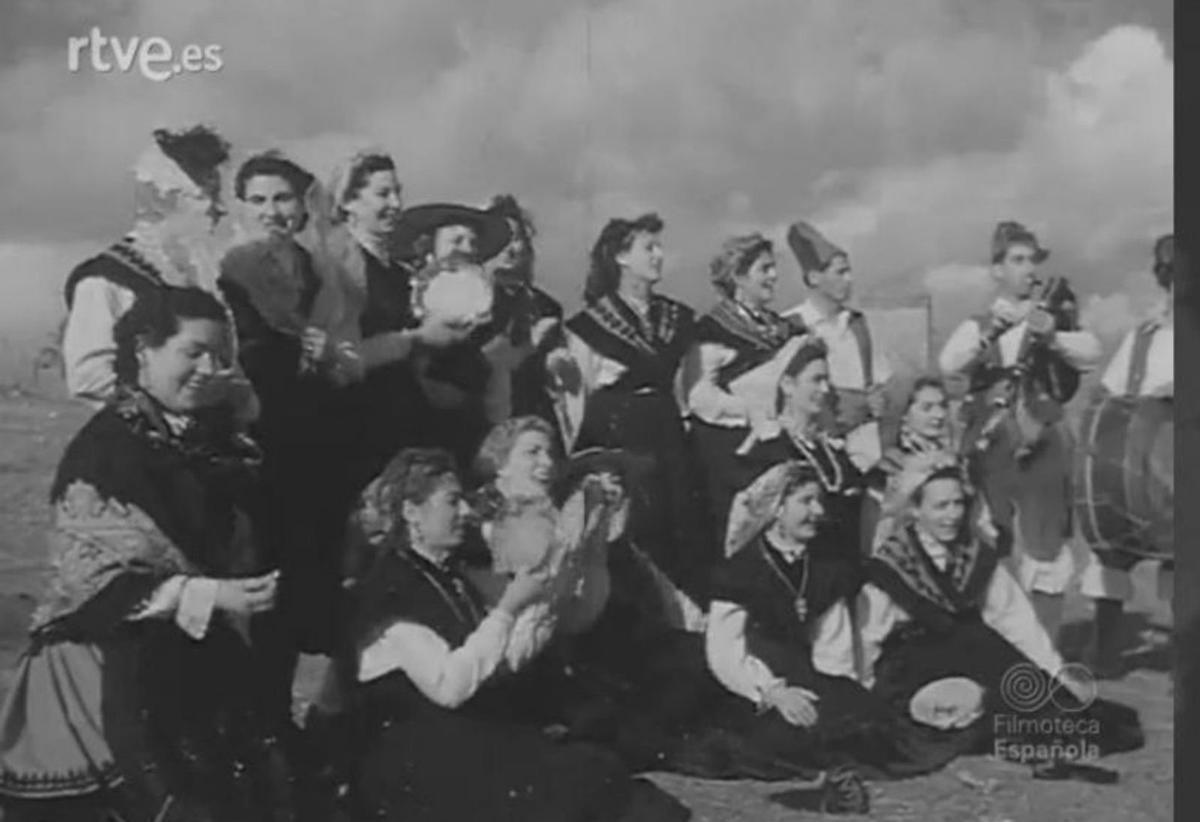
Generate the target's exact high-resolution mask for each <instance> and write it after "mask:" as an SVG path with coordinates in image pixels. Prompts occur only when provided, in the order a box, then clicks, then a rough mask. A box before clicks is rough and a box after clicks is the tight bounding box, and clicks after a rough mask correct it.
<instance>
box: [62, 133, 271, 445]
mask: <svg viewBox="0 0 1200 822" xmlns="http://www.w3.org/2000/svg"><path fill="white" fill-rule="evenodd" d="M228 159H229V144H228V143H227V142H226V141H225V139H224V138H222V137H221V136H220V135H219V134H217V133H216V132H214V131H212V130H211V129H209V128H207V127H205V126H193V127H192V128H190V129H187V130H186V131H179V132H173V131H168V130H167V129H162V128H160V129H155V131H154V142H153V143H152V144H151V145H150V146H149V147H148V148H147V149H146V150H145V151H143V152H142V154H141V156H140V157H138V160H137V163H136V164H135V165H134V168H133V172H134V178H135V181H134V197H133V201H134V224H133V229H132V230H131V231H130V232H129V233H128V234H126V235H125V236H124V237H123V238H122V239H121V240H119V241H118V242H116V243H114V244H113V245H111V246H109V247H108V248H106V249H105V250H104V251H102V252H101V253H100V254H98V255H97V256H95V257H92V258H91V259H88V260H86V261H84V262H83V263H81V264H80V265H79V266H77V267H76V268H75V270H73V271H72V272H71V274H70V276H69V277H67V283H66V286H65V288H64V295H65V297H66V302H67V321H66V325H65V327H64V329H63V341H62V350H63V363H64V367H65V370H66V380H67V390H68V391H70V392H71V394H72V395H73V396H76V397H79V398H80V399H83V400H86V401H88V402H90V403H92V404H93V405H94V406H95V407H97V408H99V407H100V406H101V405H103V404H104V403H105V402H106V401H107V400H108V399H109V398H110V397H111V396H112V393H113V391H114V390H115V388H116V385H117V375H116V372H115V370H114V368H113V361H114V359H115V357H116V343H115V341H114V339H113V327H114V326H115V325H116V322H117V320H118V319H119V318H120V317H121V315H123V314H124V313H125V312H126V311H128V310H129V308H130V307H131V306H132V305H133V301H134V300H135V299H136V298H137V297H139V296H141V295H143V294H146V293H148V292H151V291H155V290H157V289H159V288H162V287H164V286H175V287H184V286H197V287H199V288H203V289H205V290H206V291H213V292H215V291H216V288H217V284H216V283H217V259H218V258H217V253H216V250H215V238H214V236H213V232H214V230H215V229H216V226H217V223H218V221H219V220H220V219H221V216H222V215H223V214H224V213H225V211H224V209H223V208H222V206H221V172H220V169H221V166H222V165H223V164H224V163H225V162H226V161H227V160H228ZM208 390H211V391H213V392H214V393H216V394H217V395H218V398H219V399H220V400H221V404H225V405H227V406H229V407H231V408H232V409H234V410H235V411H236V412H237V416H238V417H239V418H240V419H241V420H242V421H243V422H246V421H249V420H251V419H253V418H254V417H255V416H256V414H257V411H258V409H257V401H256V399H255V397H254V392H253V389H252V388H251V387H250V383H249V382H248V381H247V380H246V379H245V377H244V376H242V375H241V374H239V373H238V372H237V370H236V369H235V368H233V367H231V368H230V369H229V370H228V371H227V372H224V373H221V374H218V375H214V377H213V379H211V380H210V381H209V389H208Z"/></svg>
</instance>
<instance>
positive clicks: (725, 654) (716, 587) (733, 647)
mask: <svg viewBox="0 0 1200 822" xmlns="http://www.w3.org/2000/svg"><path fill="white" fill-rule="evenodd" d="M825 495H826V494H825V491H824V487H823V485H822V483H821V481H820V478H819V476H818V475H817V472H816V471H815V470H814V469H813V467H812V466H811V465H810V464H808V463H804V462H800V461H787V462H784V463H781V464H779V465H776V466H774V467H773V468H770V469H768V470H767V471H766V472H765V473H764V474H763V475H762V476H761V477H760V478H759V479H758V480H756V481H755V482H754V483H753V484H752V485H751V486H750V487H749V488H747V489H746V490H745V491H743V492H741V493H740V494H739V495H738V505H737V506H735V508H734V512H733V514H732V515H731V518H730V522H729V533H728V542H727V544H726V552H727V555H728V558H727V559H726V560H725V561H724V563H722V564H721V565H720V566H719V567H718V568H717V570H716V571H715V574H714V577H715V579H714V583H713V601H712V605H711V607H710V609H709V615H708V627H707V640H706V648H707V655H708V662H709V666H710V667H711V669H712V671H713V673H714V674H715V676H716V677H717V679H718V680H720V682H721V684H722V685H724V686H725V687H726V688H727V689H728V690H729V691H730V692H732V693H733V694H736V695H737V696H738V697H739V699H738V708H739V710H738V712H737V713H736V714H734V715H733V716H731V717H730V721H731V722H732V723H733V724H734V727H737V728H738V729H739V730H741V731H742V732H743V733H745V734H746V735H747V736H749V737H750V738H753V739H755V740H756V741H757V742H758V743H759V744H761V745H764V746H766V747H767V748H769V749H770V750H772V751H773V752H774V753H775V754H776V755H777V756H780V757H786V758H787V759H788V760H789V761H792V762H796V763H801V764H804V765H807V766H809V767H811V768H814V769H817V768H821V769H836V768H839V767H848V768H851V769H854V771H855V772H857V773H861V774H862V775H864V776H867V777H869V778H874V779H887V778H896V777H902V776H912V775H915V774H919V773H926V772H929V771H932V770H936V769H937V768H940V767H942V766H943V765H945V764H946V763H947V762H948V761H949V760H950V759H952V758H953V756H954V755H955V750H954V749H953V747H951V746H949V745H948V744H946V742H945V741H944V740H939V739H937V738H936V735H935V734H933V733H930V732H926V731H925V730H924V729H921V728H919V727H917V726H916V725H914V724H913V723H912V722H910V721H908V720H907V718H906V717H905V716H904V715H903V714H897V713H895V712H894V711H893V710H892V709H891V707H890V706H889V705H888V704H887V703H886V702H884V701H882V700H880V699H878V698H877V697H875V696H873V695H872V694H871V693H869V692H868V691H867V690H866V689H865V688H863V687H862V685H860V684H859V683H858V682H857V681H856V676H857V673H856V664H855V643H854V637H853V625H852V622H851V614H850V607H849V604H850V602H851V601H852V600H853V599H854V597H855V596H857V594H858V591H859V588H860V586H861V584H862V576H861V571H860V568H859V564H858V562H857V561H856V558H855V557H854V556H853V555H847V554H846V552H845V551H843V550H842V548H841V547H840V546H838V545H836V544H831V543H830V542H828V541H827V539H828V537H825V536H822V529H821V527H820V526H821V521H822V519H823V518H824V516H825V507H824V504H823V502H822V500H823V499H824V497H825ZM861 800H862V802H864V803H865V801H866V794H865V793H863V794H861ZM862 810H863V811H865V806H864V807H863V808H862Z"/></svg>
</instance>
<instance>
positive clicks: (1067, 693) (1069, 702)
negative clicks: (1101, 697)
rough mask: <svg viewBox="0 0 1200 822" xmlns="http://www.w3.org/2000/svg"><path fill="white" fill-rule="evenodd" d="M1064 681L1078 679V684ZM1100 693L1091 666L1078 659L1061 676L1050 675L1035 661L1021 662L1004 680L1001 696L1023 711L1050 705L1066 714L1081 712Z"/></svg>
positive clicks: (1008, 671)
mask: <svg viewBox="0 0 1200 822" xmlns="http://www.w3.org/2000/svg"><path fill="white" fill-rule="evenodd" d="M1063 680H1070V681H1072V682H1074V683H1075V684H1076V687H1075V688H1068V687H1067V686H1066V685H1064V684H1063ZM1098 693H1099V687H1098V686H1097V684H1096V677H1095V676H1094V675H1093V674H1092V671H1091V669H1090V668H1088V667H1087V666H1086V665H1080V664H1079V663H1074V662H1073V663H1069V664H1067V665H1064V666H1063V667H1062V670H1060V671H1059V673H1058V676H1057V677H1051V676H1049V675H1047V674H1046V672H1045V671H1043V670H1042V669H1041V668H1039V667H1038V666H1036V665H1034V664H1033V663H1031V662H1019V663H1017V664H1016V665H1014V666H1012V667H1011V668H1009V669H1008V670H1007V671H1006V672H1005V673H1004V678H1003V679H1001V680H1000V696H1001V697H1003V699H1004V701H1005V703H1006V704H1007V705H1008V707H1009V708H1011V709H1012V710H1014V711H1017V712H1019V713H1033V712H1035V711H1040V710H1041V709H1042V708H1044V707H1046V705H1048V704H1053V705H1054V707H1056V708H1058V709H1059V710H1060V711H1063V712H1064V713H1079V712H1081V711H1084V710H1086V709H1087V708H1088V707H1089V706H1090V705H1091V704H1092V703H1093V702H1095V701H1096V697H1097V696H1098Z"/></svg>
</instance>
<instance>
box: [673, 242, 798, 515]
mask: <svg viewBox="0 0 1200 822" xmlns="http://www.w3.org/2000/svg"><path fill="white" fill-rule="evenodd" d="M711 270H712V281H713V285H714V286H715V287H716V289H717V292H718V293H719V294H720V301H719V302H718V303H717V305H716V306H715V307H714V308H713V309H712V311H710V312H709V313H708V314H706V315H704V316H703V317H701V318H700V321H699V322H698V323H697V324H696V344H695V345H694V346H693V348H692V352H691V356H690V360H691V365H692V366H693V367H694V368H695V369H696V371H697V372H698V373H697V374H696V375H695V377H694V382H693V384H692V385H691V387H690V389H689V391H688V411H689V412H690V415H691V424H692V436H693V437H694V439H695V443H696V448H697V451H698V457H699V462H700V464H701V465H702V466H703V467H704V472H705V475H706V477H707V482H708V501H709V503H710V505H711V506H712V508H713V510H714V515H713V516H714V518H715V519H716V520H717V522H716V523H715V524H716V533H718V534H723V533H724V532H725V520H726V518H727V517H728V515H729V505H730V504H731V503H732V502H733V497H734V495H735V494H736V493H737V492H738V487H737V485H738V483H737V475H738V466H737V460H738V453H739V450H740V449H741V448H742V446H743V445H745V444H747V440H748V439H749V438H750V437H751V433H752V430H753V429H754V428H755V427H756V426H760V425H761V424H762V423H763V422H765V421H766V420H768V419H772V418H774V417H775V386H776V385H777V384H778V382H779V369H778V363H779V358H780V356H786V354H784V355H781V354H780V351H781V349H783V348H784V347H785V346H786V345H787V343H788V341H789V340H792V339H794V338H795V337H796V336H797V335H798V334H800V333H802V332H803V329H804V325H803V323H802V322H801V321H799V320H798V319H788V318H785V317H782V316H781V315H779V314H776V313H775V312H774V311H772V310H771V309H770V308H769V307H768V306H769V304H770V302H771V301H772V300H773V299H774V298H775V281H776V280H777V279H778V276H779V275H778V273H777V272H776V270H775V253H774V248H773V246H772V244H771V241H770V240H768V239H767V238H766V237H764V236H763V235H761V234H747V235H745V236H740V237H733V238H731V239H729V240H727V241H726V242H725V244H724V246H722V248H721V253H720V254H719V255H717V257H716V258H714V259H713V261H712V266H711ZM785 362H786V361H785Z"/></svg>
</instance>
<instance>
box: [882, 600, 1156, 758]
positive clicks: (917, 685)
mask: <svg viewBox="0 0 1200 822" xmlns="http://www.w3.org/2000/svg"><path fill="white" fill-rule="evenodd" d="M947 677H966V678H968V679H971V680H973V681H974V682H976V683H978V684H979V685H980V686H982V687H983V689H984V704H983V716H982V717H981V718H980V719H979V720H977V721H976V722H975V723H974V724H973V725H971V726H970V727H968V728H967V729H964V730H963V731H960V732H957V733H958V736H959V737H960V738H961V742H960V747H962V749H963V751H964V753H965V752H972V753H997V752H998V751H1000V748H999V747H998V746H1008V745H1010V744H1012V745H1017V746H1033V749H1034V758H1025V759H1023V761H1025V762H1027V763H1029V764H1033V763H1034V762H1036V761H1044V760H1048V759H1054V758H1056V754H1055V753H1054V748H1053V746H1055V745H1058V746H1059V752H1060V753H1061V752H1062V750H1063V749H1065V747H1066V746H1068V745H1076V746H1078V745H1079V744H1080V743H1081V742H1082V743H1084V746H1085V750H1083V751H1081V753H1084V754H1086V753H1088V752H1094V753H1096V754H1098V755H1104V754H1110V753H1119V752H1123V751H1132V750H1137V749H1138V748H1140V747H1142V745H1143V744H1144V743H1145V737H1144V735H1143V733H1142V729H1141V724H1140V721H1139V719H1138V715H1137V711H1135V710H1134V709H1132V708H1130V707H1128V706H1125V705H1120V704H1118V703H1115V702H1111V701H1109V700H1105V699H1095V700H1094V701H1092V702H1091V703H1090V704H1087V705H1084V704H1081V703H1080V701H1079V700H1078V699H1076V698H1075V696H1073V695H1072V694H1071V693H1069V692H1068V691H1066V690H1065V689H1063V688H1061V687H1057V689H1056V686H1055V685H1054V683H1052V682H1051V681H1050V677H1049V675H1048V674H1046V673H1045V672H1044V671H1041V669H1039V668H1037V666H1035V665H1034V664H1033V663H1032V662H1031V661H1030V660H1029V659H1028V658H1027V657H1026V656H1025V655H1024V654H1022V653H1021V652H1020V651H1019V650H1018V649H1017V648H1016V647H1015V646H1013V645H1012V644H1011V643H1010V642H1009V641H1008V640H1006V639H1005V638H1004V637H1002V636H1001V635H1000V634H999V633H997V632H996V631H995V630H993V629H992V628H991V627H989V626H988V625H987V624H985V623H984V622H983V621H982V620H981V619H979V618H978V617H975V618H964V619H962V620H960V621H958V622H957V623H956V624H955V626H954V627H953V628H952V629H951V630H948V631H944V632H943V631H938V632H934V631H931V630H928V629H925V628H923V627H922V626H920V625H917V624H914V623H909V624H907V625H904V626H901V627H900V628H898V629H897V630H895V631H894V632H893V633H892V635H891V636H889V637H888V639H887V641H886V642H885V643H884V647H883V653H882V655H881V656H880V659H879V661H878V662H877V663H876V666H875V680H876V684H875V692H876V693H877V694H879V696H881V697H882V698H883V699H885V700H887V701H888V702H889V703H891V704H892V705H893V706H894V707H895V708H896V710H897V711H902V712H904V713H905V714H907V712H908V706H909V702H910V700H911V699H912V697H913V696H914V695H915V694H916V693H917V691H919V690H920V689H921V688H923V687H924V686H925V685H928V684H929V683H931V682H935V681H937V680H939V679H944V678H947ZM1051 692H1053V699H1051V698H1049V694H1050V693H1051ZM1039 694H1043V695H1045V698H1042V697H1041V696H1039ZM1038 749H1041V751H1042V752H1043V753H1045V754H1046V756H1044V757H1043V756H1042V753H1039V752H1038ZM1026 750H1028V747H1026ZM1000 753H1001V754H1003V751H1000Z"/></svg>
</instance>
